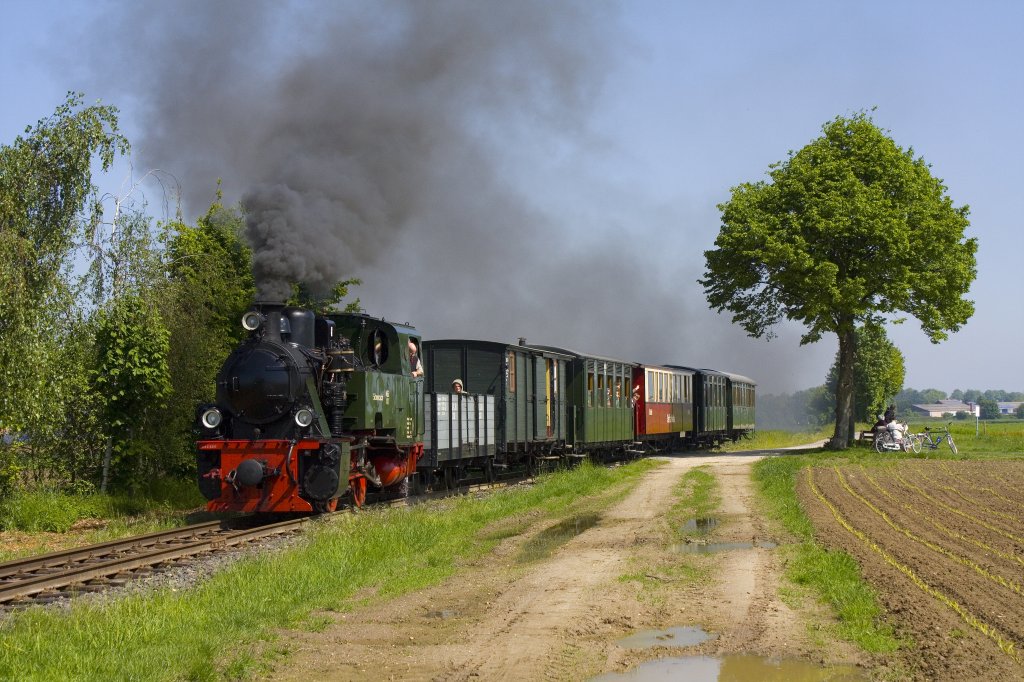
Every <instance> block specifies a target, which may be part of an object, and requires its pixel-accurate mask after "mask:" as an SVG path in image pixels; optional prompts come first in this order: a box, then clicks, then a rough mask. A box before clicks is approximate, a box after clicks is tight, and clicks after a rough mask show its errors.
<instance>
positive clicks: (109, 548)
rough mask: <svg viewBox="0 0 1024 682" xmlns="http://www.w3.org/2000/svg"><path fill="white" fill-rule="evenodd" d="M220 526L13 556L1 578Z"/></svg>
mask: <svg viewBox="0 0 1024 682" xmlns="http://www.w3.org/2000/svg"><path fill="white" fill-rule="evenodd" d="M222 527H223V524H222V522H221V521H209V522H207V523H200V524H196V525H194V526H185V527H184V528H171V529H169V530H161V531H156V532H154V533H148V534H146V535H137V536H134V537H130V538H121V539H118V540H108V541H107V542H100V543H97V544H95V545H88V546H86V547H75V548H72V549H63V550H58V551H56V552H50V553H49V554H37V555H35V556H27V557H22V558H20V559H13V560H11V561H5V562H4V563H2V564H0V579H3V578H7V577H9V576H14V575H18V574H20V573H25V572H29V571H31V570H33V568H50V567H52V566H60V565H63V564H66V563H71V562H75V561H87V560H89V559H92V558H94V557H97V556H102V555H104V554H110V553H113V552H117V551H120V550H123V549H132V548H135V547H141V546H146V545H153V544H157V543H159V542H166V541H168V540H174V539H177V538H180V537H188V536H189V535H197V534H199V533H209V532H211V531H217V530H220V529H221V528H222Z"/></svg>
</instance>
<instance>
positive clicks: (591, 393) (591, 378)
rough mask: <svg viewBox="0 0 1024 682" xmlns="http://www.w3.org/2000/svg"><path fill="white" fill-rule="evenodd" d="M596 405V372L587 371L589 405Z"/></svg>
mask: <svg viewBox="0 0 1024 682" xmlns="http://www.w3.org/2000/svg"><path fill="white" fill-rule="evenodd" d="M593 406H594V372H593V370H591V371H589V372H587V407H593Z"/></svg>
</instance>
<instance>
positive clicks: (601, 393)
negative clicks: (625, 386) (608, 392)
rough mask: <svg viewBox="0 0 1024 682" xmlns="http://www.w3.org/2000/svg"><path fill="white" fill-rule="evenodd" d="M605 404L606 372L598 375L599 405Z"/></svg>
mask: <svg viewBox="0 0 1024 682" xmlns="http://www.w3.org/2000/svg"><path fill="white" fill-rule="evenodd" d="M603 405H604V374H598V375H597V406H598V407H601V406H603Z"/></svg>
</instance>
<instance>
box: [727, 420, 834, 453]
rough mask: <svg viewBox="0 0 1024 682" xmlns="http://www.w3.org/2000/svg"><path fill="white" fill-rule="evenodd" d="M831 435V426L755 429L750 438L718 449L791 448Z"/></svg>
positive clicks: (815, 441) (737, 450)
mask: <svg viewBox="0 0 1024 682" xmlns="http://www.w3.org/2000/svg"><path fill="white" fill-rule="evenodd" d="M831 435H832V427H831V426H829V427H823V428H820V429H816V430H808V431H755V432H754V433H753V435H752V436H750V437H749V438H741V439H740V440H738V441H736V442H735V443H723V444H722V445H721V446H719V448H718V450H719V451H720V452H739V451H743V450H773V449H776V448H790V447H794V446H797V445H806V444H807V443H818V442H821V441H823V440H825V439H826V438H829V437H830V436H831Z"/></svg>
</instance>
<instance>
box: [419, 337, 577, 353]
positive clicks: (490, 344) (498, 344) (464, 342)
mask: <svg viewBox="0 0 1024 682" xmlns="http://www.w3.org/2000/svg"><path fill="white" fill-rule="evenodd" d="M423 343H424V344H425V345H426V346H427V347H428V348H429V347H431V346H434V345H442V346H443V345H449V346H451V345H458V346H475V347H477V348H492V349H498V348H501V349H507V348H521V349H522V350H524V351H532V352H534V353H548V354H559V355H565V356H566V357H568V356H569V354H568V353H566V352H565V351H561V350H558V349H557V348H548V347H547V346H531V345H525V346H523V345H520V344H518V343H506V342H505V341H483V340H481V339H430V340H428V341H424V342H423Z"/></svg>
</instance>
